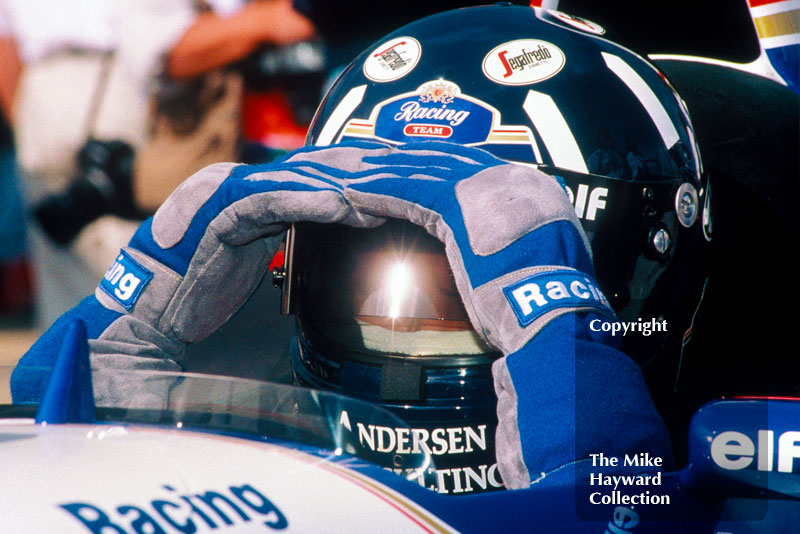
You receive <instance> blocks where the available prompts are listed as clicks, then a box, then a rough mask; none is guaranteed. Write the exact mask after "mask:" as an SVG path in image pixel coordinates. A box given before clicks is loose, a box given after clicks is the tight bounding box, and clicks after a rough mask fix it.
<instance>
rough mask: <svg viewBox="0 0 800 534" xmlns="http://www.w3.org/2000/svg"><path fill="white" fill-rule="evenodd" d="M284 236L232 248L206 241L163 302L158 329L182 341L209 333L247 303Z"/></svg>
mask: <svg viewBox="0 0 800 534" xmlns="http://www.w3.org/2000/svg"><path fill="white" fill-rule="evenodd" d="M282 239H283V234H278V235H275V236H270V237H268V238H265V239H258V240H256V241H253V242H251V243H249V244H247V245H243V246H236V247H231V246H228V245H226V244H224V243H222V242H219V241H216V243H214V242H213V241H212V240H204V242H202V243H201V245H200V247H199V248H198V254H199V255H200V256H202V257H203V258H205V260H204V261H197V262H192V264H191V265H190V266H189V270H188V271H187V272H186V275H185V276H184V279H183V282H182V283H181V284H180V286H179V287H178V289H177V291H176V292H175V295H174V297H172V298H171V299H170V301H169V302H168V303H167V304H166V309H165V311H164V314H163V316H162V317H161V320H160V322H159V330H161V331H163V332H171V333H172V335H173V336H174V337H175V338H176V339H178V340H180V341H182V342H184V343H194V342H197V341H201V340H203V339H205V338H206V337H208V336H209V335H210V334H211V333H213V332H214V331H216V330H217V329H218V328H219V327H220V326H222V325H223V324H225V323H226V322H227V321H228V319H230V317H231V316H232V315H233V314H234V313H236V311H238V309H239V308H240V307H241V306H242V305H243V304H244V303H245V302H246V301H247V299H248V298H249V297H250V295H251V294H252V293H253V292H254V291H255V289H256V287H257V286H258V284H259V283H260V282H261V279H262V278H263V276H264V273H265V272H266V270H267V266H268V265H269V262H270V260H271V259H272V257H273V255H274V254H275V252H276V251H277V250H278V247H279V246H280V243H281V241H282Z"/></svg>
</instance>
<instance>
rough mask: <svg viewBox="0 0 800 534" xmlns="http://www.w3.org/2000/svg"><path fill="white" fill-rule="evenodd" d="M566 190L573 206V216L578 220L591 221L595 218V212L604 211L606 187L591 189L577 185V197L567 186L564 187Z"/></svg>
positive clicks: (606, 195) (583, 185)
mask: <svg viewBox="0 0 800 534" xmlns="http://www.w3.org/2000/svg"><path fill="white" fill-rule="evenodd" d="M564 189H566V190H567V195H568V196H569V201H570V203H571V204H572V205H573V206H575V214H576V215H577V216H578V218H579V219H586V220H587V221H593V220H595V218H596V217H597V212H598V211H600V210H604V209H606V198H607V197H608V188H607V187H593V188H592V189H589V186H588V185H585V184H579V185H578V189H577V195H576V194H574V193H573V192H572V189H571V188H570V187H569V186H564Z"/></svg>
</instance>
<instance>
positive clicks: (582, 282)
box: [503, 270, 613, 327]
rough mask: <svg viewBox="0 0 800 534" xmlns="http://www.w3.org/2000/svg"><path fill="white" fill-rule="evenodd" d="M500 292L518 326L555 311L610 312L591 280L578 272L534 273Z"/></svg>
mask: <svg viewBox="0 0 800 534" xmlns="http://www.w3.org/2000/svg"><path fill="white" fill-rule="evenodd" d="M503 293H505V296H506V299H507V300H508V302H509V304H511V309H512V310H514V314H515V315H516V316H517V319H518V320H519V324H520V326H522V327H525V326H528V325H529V324H531V323H532V322H533V321H534V320H536V318H538V317H540V316H541V315H543V314H545V313H547V312H549V311H552V310H554V309H557V308H585V307H587V306H588V307H591V308H597V309H598V310H599V311H607V312H610V311H611V308H610V307H609V304H608V300H607V299H606V297H605V295H603V292H602V291H600V288H598V287H597V284H596V283H595V282H594V280H592V279H591V278H589V277H588V276H586V275H584V274H582V273H579V272H578V271H571V270H556V271H548V272H544V273H538V274H534V275H532V276H528V277H526V278H523V279H522V280H520V281H518V282H516V283H514V284H512V285H510V286H507V287H504V288H503ZM612 313H613V312H612Z"/></svg>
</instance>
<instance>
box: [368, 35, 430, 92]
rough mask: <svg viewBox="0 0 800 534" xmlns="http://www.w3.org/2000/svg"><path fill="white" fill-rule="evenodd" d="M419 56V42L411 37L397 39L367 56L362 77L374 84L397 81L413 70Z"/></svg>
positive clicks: (420, 51)
mask: <svg viewBox="0 0 800 534" xmlns="http://www.w3.org/2000/svg"><path fill="white" fill-rule="evenodd" d="M421 55H422V47H421V46H420V44H419V41H417V40H416V39H414V38H413V37H397V38H395V39H392V40H391V41H387V42H385V43H383V44H381V45H380V46H379V47H378V48H376V49H375V50H373V51H372V53H371V54H370V55H369V56H367V59H366V60H365V61H364V76H366V77H367V78H369V79H370V80H372V81H374V82H391V81H393V80H397V79H399V78H402V77H403V76H405V75H406V74H408V73H409V72H411V71H412V70H414V67H416V66H417V63H418V62H419V58H420V56H421Z"/></svg>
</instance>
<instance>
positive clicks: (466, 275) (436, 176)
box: [345, 142, 670, 488]
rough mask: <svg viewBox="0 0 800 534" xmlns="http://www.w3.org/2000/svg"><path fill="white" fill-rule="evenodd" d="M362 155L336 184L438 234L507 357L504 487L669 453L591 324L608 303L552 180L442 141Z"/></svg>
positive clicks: (502, 385)
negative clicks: (578, 467) (596, 461)
mask: <svg viewBox="0 0 800 534" xmlns="http://www.w3.org/2000/svg"><path fill="white" fill-rule="evenodd" d="M361 162H362V168H361V170H360V173H359V174H357V175H356V174H353V175H352V176H353V178H352V179H351V180H350V181H349V183H348V187H347V189H346V190H345V196H346V197H347V199H348V200H349V201H350V202H351V204H352V206H353V207H354V208H355V209H357V210H358V211H359V212H361V213H362V214H367V215H372V216H375V217H394V218H400V219H406V220H409V221H411V222H413V223H416V224H418V225H421V226H423V227H425V228H426V229H427V231H428V232H429V233H431V234H432V235H435V236H436V237H438V238H439V239H440V240H441V241H443V242H444V244H445V250H446V254H447V258H448V262H449V264H450V267H451V269H452V271H453V275H454V277H455V281H456V286H457V288H458V291H459V294H460V295H461V297H462V300H463V301H464V305H465V308H466V311H467V313H468V315H469V317H470V320H471V322H472V324H473V326H474V327H475V329H476V331H477V332H478V334H479V335H481V336H482V337H483V338H484V339H485V340H486V341H487V342H488V343H489V344H490V345H492V346H494V347H495V348H497V349H499V350H500V351H502V353H503V354H504V357H503V358H501V359H499V360H497V361H496V362H495V364H494V365H493V368H492V371H493V376H494V382H495V390H496V393H497V396H498V406H497V411H498V430H497V436H496V456H497V460H498V467H499V470H500V473H501V475H502V477H503V480H504V483H505V485H506V487H508V488H521V487H528V486H529V485H530V484H531V483H532V482H535V481H542V480H544V478H545V477H546V476H547V475H549V474H552V473H555V472H557V471H558V470H559V469H560V468H561V467H563V466H567V465H569V464H571V463H574V462H575V461H576V460H585V459H587V458H588V456H589V455H590V454H593V453H599V452H602V453H604V454H606V455H608V456H622V453H624V452H631V451H634V452H649V453H650V454H651V455H657V456H661V457H662V458H670V451H669V439H668V435H667V433H666V430H665V428H664V425H663V422H662V421H661V419H660V418H659V416H658V414H657V413H656V411H655V408H654V406H653V403H652V401H651V399H650V396H649V393H648V391H647V389H646V387H645V385H644V382H643V380H642V377H641V373H640V371H639V368H638V366H637V365H636V364H635V363H634V362H633V361H632V360H630V359H629V358H628V357H626V356H625V355H624V354H622V353H621V352H620V351H619V350H617V348H616V347H615V343H614V340H613V339H612V338H611V337H610V336H608V335H607V334H605V333H603V332H594V331H593V329H590V328H589V325H590V324H592V322H593V321H598V322H599V321H608V320H610V321H613V320H615V319H614V313H613V311H612V310H611V308H610V306H609V304H608V301H607V300H606V298H605V297H604V296H603V294H602V292H601V291H600V289H599V287H598V286H597V284H596V283H595V281H594V280H593V278H592V276H593V266H592V258H591V252H590V247H589V243H588V240H587V238H586V236H585V234H584V233H583V230H582V228H581V225H580V223H579V221H578V219H577V217H576V215H575V211H574V209H573V207H572V205H571V204H570V202H569V200H568V197H567V195H566V193H565V190H564V189H563V188H562V186H561V185H560V184H559V183H558V181H557V180H556V179H554V178H552V177H550V176H548V175H545V174H543V173H541V172H540V171H538V170H536V169H533V168H531V167H527V166H520V165H514V164H508V163H506V162H503V161H501V160H499V159H497V158H495V157H494V156H492V155H490V154H488V153H486V152H484V151H481V150H478V149H474V148H468V147H463V146H460V145H453V144H449V143H438V142H424V143H416V144H408V145H404V146H402V147H399V148H386V147H382V146H374V145H373V147H372V149H369V150H365V151H364V154H363V157H362V158H361ZM594 324H595V325H597V324H598V323H594Z"/></svg>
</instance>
